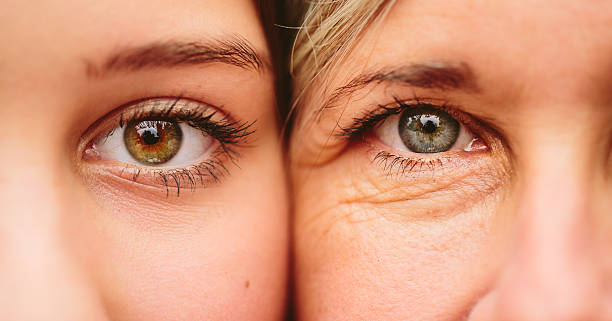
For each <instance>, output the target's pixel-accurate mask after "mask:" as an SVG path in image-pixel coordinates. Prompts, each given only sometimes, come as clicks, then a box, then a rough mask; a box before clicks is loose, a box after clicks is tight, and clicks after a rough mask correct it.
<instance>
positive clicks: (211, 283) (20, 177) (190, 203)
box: [0, 0, 287, 320]
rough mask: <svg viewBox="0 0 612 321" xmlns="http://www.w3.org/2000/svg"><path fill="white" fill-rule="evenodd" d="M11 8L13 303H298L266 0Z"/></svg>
mask: <svg viewBox="0 0 612 321" xmlns="http://www.w3.org/2000/svg"><path fill="white" fill-rule="evenodd" d="M0 11H1V12H0V17H1V18H2V19H0V35H1V38H2V39H3V42H4V45H3V46H2V50H0V106H2V107H0V123H1V125H0V151H1V152H0V153H1V156H2V157H0V164H1V165H2V166H0V168H1V169H0V190H1V193H0V204H2V205H1V208H2V210H1V212H2V215H0V240H1V241H0V258H1V259H0V261H1V262H2V263H1V264H0V289H1V290H0V292H1V293H0V307H1V310H2V314H3V317H2V318H3V319H5V320H111V319H112V320H278V319H280V318H282V312H283V304H284V296H285V294H284V289H285V285H284V284H285V269H286V259H285V257H286V255H285V254H286V244H287V238H286V234H287V233H286V227H285V226H286V216H287V206H286V203H287V200H286V196H285V186H284V177H283V171H282V161H281V159H282V158H281V150H280V148H279V142H278V134H277V124H276V118H275V117H276V116H275V115H276V113H275V108H276V107H275V99H274V88H273V73H272V72H271V66H270V61H269V59H270V58H269V52H268V50H267V46H266V40H265V37H264V34H263V31H262V28H261V23H260V21H259V18H258V14H257V12H256V8H255V6H254V5H253V3H252V1H247V0H235V1H234V0H231V1H212V0H211V1H207V0H200V1H156V2H154V3H152V2H150V1H102V2H100V1H76V2H74V1H72V2H66V1H55V0H49V1H36V2H28V1H9V3H4V4H3V5H2V10H0Z"/></svg>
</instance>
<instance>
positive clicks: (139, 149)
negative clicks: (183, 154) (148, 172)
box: [123, 120, 183, 165]
mask: <svg viewBox="0 0 612 321" xmlns="http://www.w3.org/2000/svg"><path fill="white" fill-rule="evenodd" d="M182 140H183V132H182V131H181V128H180V126H179V124H178V123H176V122H172V121H165V120H137V121H131V122H129V123H127V124H126V128H125V132H124V134H123V141H124V143H125V146H126V147H127V150H128V151H129V152H130V154H131V155H132V157H134V159H136V160H137V161H138V162H140V163H143V164H145V165H160V164H163V163H166V162H168V161H169V160H170V159H172V157H174V156H175V155H176V154H177V153H178V151H179V148H180V147H181V142H182Z"/></svg>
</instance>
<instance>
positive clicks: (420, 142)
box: [398, 105, 461, 154]
mask: <svg viewBox="0 0 612 321" xmlns="http://www.w3.org/2000/svg"><path fill="white" fill-rule="evenodd" d="M460 129H461V126H460V125H459V122H457V120H455V119H454V118H453V117H452V116H451V115H449V114H448V113H446V112H445V111H443V110H440V109H438V108H435V107H432V106H428V105H421V106H417V107H413V108H408V109H407V110H406V111H404V112H403V113H402V115H401V116H400V120H399V126H398V131H399V134H400V137H401V138H402V141H403V142H404V144H405V145H406V147H408V149H410V150H411V151H413V152H415V153H428V154H430V153H441V152H445V151H447V150H449V149H450V148H451V147H452V146H453V145H454V144H455V142H456V141H457V137H458V136H459V130H460Z"/></svg>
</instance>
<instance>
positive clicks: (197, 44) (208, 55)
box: [85, 36, 270, 78]
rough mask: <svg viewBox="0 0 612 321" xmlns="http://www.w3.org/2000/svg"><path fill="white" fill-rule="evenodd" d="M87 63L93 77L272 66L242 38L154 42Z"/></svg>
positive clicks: (88, 74) (89, 73)
mask: <svg viewBox="0 0 612 321" xmlns="http://www.w3.org/2000/svg"><path fill="white" fill-rule="evenodd" d="M85 63H86V74H87V76H88V77H91V78H97V77H103V76H105V75H107V74H109V73H113V72H120V71H131V72H134V71H138V70H142V69H149V68H160V67H165V68H170V67H176V66H187V65H204V64H210V63H224V64H228V65H232V66H236V67H240V68H243V69H246V70H252V71H258V72H261V71H264V70H266V69H267V68H268V67H269V66H270V62H269V59H268V57H267V56H264V55H262V54H260V53H258V52H257V51H256V50H255V49H254V47H253V46H252V45H251V44H249V42H248V41H247V40H246V39H243V38H242V37H239V36H233V37H231V38H229V39H211V40H207V41H188V42H185V41H178V40H170V41H165V42H154V43H149V44H145V45H142V46H138V47H130V48H125V49H122V50H119V51H117V52H114V53H113V54H111V55H110V56H109V57H107V58H106V59H105V60H103V62H102V63H101V64H95V63H93V62H91V61H86V62H85Z"/></svg>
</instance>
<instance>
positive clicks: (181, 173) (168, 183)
mask: <svg viewBox="0 0 612 321" xmlns="http://www.w3.org/2000/svg"><path fill="white" fill-rule="evenodd" d="M232 154H233V155H232ZM236 157H237V152H236V151H231V152H226V150H224V149H223V148H221V147H220V148H219V150H217V151H216V152H215V153H214V154H213V155H212V156H211V157H210V159H208V160H206V161H203V162H201V163H199V164H196V165H192V166H189V167H186V168H175V169H156V168H148V169H147V168H138V167H136V166H133V165H127V166H125V167H124V168H123V169H122V170H121V172H120V173H119V176H120V177H122V178H124V179H129V180H131V181H133V182H138V181H139V179H143V178H144V177H147V176H148V178H149V179H151V180H152V181H156V182H158V183H160V185H163V186H164V187H165V189H166V197H169V196H170V190H171V189H172V188H176V196H177V197H179V196H180V195H181V189H184V188H188V189H190V190H191V191H192V192H194V191H195V189H196V187H198V186H202V187H206V186H207V185H208V184H209V183H218V182H219V181H220V180H221V178H222V177H224V176H226V175H229V174H230V172H229V169H228V168H227V166H225V164H224V161H226V160H227V159H224V158H228V159H229V160H231V161H232V163H234V164H235V163H236Z"/></svg>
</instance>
